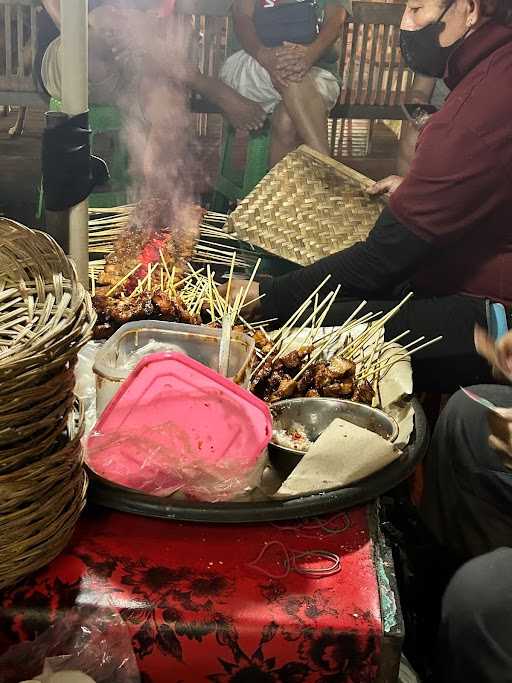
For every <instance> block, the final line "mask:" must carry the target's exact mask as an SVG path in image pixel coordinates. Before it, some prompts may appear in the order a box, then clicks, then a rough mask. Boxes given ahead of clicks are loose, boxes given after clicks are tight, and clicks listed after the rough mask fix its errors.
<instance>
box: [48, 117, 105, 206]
mask: <svg viewBox="0 0 512 683" xmlns="http://www.w3.org/2000/svg"><path fill="white" fill-rule="evenodd" d="M90 136H91V131H90V129H89V114H88V112H85V113H83V114H78V115H77V116H72V117H68V118H66V119H64V117H62V120H61V122H59V123H58V124H57V125H56V126H52V127H48V128H46V129H45V131H44V133H43V151H42V167H43V190H44V198H45V206H46V208H47V209H48V210H49V211H64V210H66V209H69V208H71V207H72V206H75V205H76V204H80V202H82V201H83V200H84V199H86V198H87V197H88V196H89V195H90V194H91V192H92V190H93V188H94V187H95V186H96V185H103V184H104V183H106V182H107V181H108V180H109V178H110V175H109V172H108V167H107V164H106V163H105V162H104V161H103V159H99V158H98V157H95V156H91V146H90Z"/></svg>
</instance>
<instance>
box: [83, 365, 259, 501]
mask: <svg viewBox="0 0 512 683" xmlns="http://www.w3.org/2000/svg"><path fill="white" fill-rule="evenodd" d="M271 436H272V420H271V416H270V412H269V409H268V408H267V406H266V405H265V404H264V403H263V402H262V401H260V400H259V399H257V398H256V397H255V396H253V395H252V394H251V393H249V392H248V391H246V390H245V389H242V388H240V387H239V386H237V385H236V384H234V383H233V382H231V381H230V380H228V379H225V378H224V377H221V376H220V375H219V374H217V373H216V372H214V371H213V370H210V369H209V368H207V367H206V366H204V365H202V364H201V363H198V362H197V361H195V360H193V359H192V358H189V357H187V356H185V355H183V354H180V353H158V354H153V355H150V356H147V357H146V358H143V359H142V360H141V362H140V363H139V364H138V365H137V367H136V368H135V370H134V371H133V372H132V373H131V374H130V375H129V377H128V378H127V380H126V381H125V382H124V384H123V385H122V387H121V389H120V390H119V391H118V393H117V394H116V395H115V396H114V398H113V400H112V401H111V403H110V404H109V405H108V406H107V408H106V409H105V411H104V412H103V414H102V415H101V417H100V419H99V420H98V422H97V423H96V426H95V428H94V430H93V431H92V432H91V435H90V436H89V438H88V440H87V463H88V465H89V467H90V468H91V469H92V470H93V471H94V472H95V473H96V474H98V475H99V476H101V477H103V478H105V479H107V480H109V481H111V482H113V483H115V484H118V485H121V486H125V487H128V488H130V489H134V490H137V491H141V492H144V493H147V494H151V495H155V496H168V495H170V494H172V493H174V492H176V491H178V490H180V491H181V492H182V493H183V494H185V495H186V496H189V497H192V498H196V499H199V500H208V501H211V502H213V501H218V500H229V499H232V498H235V497H237V496H240V495H241V494H243V493H244V492H245V491H247V490H248V489H251V488H253V487H254V486H256V485H257V484H258V483H259V480H260V478H261V473H262V470H263V467H264V465H265V462H266V458H265V453H266V451H265V449H266V446H267V444H268V442H269V441H270V438H271Z"/></svg>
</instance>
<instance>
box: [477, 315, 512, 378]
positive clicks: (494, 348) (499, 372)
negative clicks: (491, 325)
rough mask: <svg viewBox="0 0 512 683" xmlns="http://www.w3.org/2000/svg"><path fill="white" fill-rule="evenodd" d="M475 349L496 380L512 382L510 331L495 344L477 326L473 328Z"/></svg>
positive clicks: (511, 337)
mask: <svg viewBox="0 0 512 683" xmlns="http://www.w3.org/2000/svg"><path fill="white" fill-rule="evenodd" d="M475 347H476V350H477V351H478V353H479V354H480V355H481V356H483V357H484V358H485V359H486V360H487V361H489V363H490V365H492V368H493V374H494V376H495V377H496V378H497V379H506V380H508V381H509V382H510V381H512V331H511V332H507V334H505V335H503V337H501V339H498V341H497V342H495V341H494V339H492V337H490V336H489V335H488V334H487V332H486V331H485V330H483V329H482V328H481V327H480V326H479V325H476V326H475Z"/></svg>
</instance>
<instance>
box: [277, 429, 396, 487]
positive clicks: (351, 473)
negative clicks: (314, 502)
mask: <svg viewBox="0 0 512 683" xmlns="http://www.w3.org/2000/svg"><path fill="white" fill-rule="evenodd" d="M399 456H400V450H399V449H398V448H397V447H395V446H393V444H391V443H390V442H389V441H386V439H383V438H382V437H381V436H379V435H378V434H374V433H373V432H370V431H368V430H367V429H363V428H361V427H358V426H357V425H353V424H350V423H349V422H346V421H345V420H340V419H339V418H338V419H336V420H334V421H333V422H332V423H331V424H330V425H329V427H328V428H327V429H326V430H325V432H324V433H323V434H321V435H320V437H319V438H318V440H317V441H316V442H315V443H314V444H313V445H312V446H311V448H310V449H309V450H308V452H307V453H306V455H305V456H304V457H303V458H302V460H301V461H300V463H299V464H298V465H297V467H296V468H295V470H294V471H293V473H292V474H291V475H290V476H289V477H288V479H287V480H286V481H285V483H284V484H283V485H282V486H281V488H280V489H279V491H278V492H277V493H276V495H275V497H276V498H289V497H293V496H302V495H305V494H308V493H314V492H316V491H318V490H322V491H328V490H330V489H333V488H338V487H341V486H348V485H349V484H352V483H353V482H354V481H358V480H359V479H364V478H365V477H368V476H370V474H373V473H374V472H377V471H378V470H380V469H382V468H383V467H385V466H386V465H389V463H390V462H392V461H393V460H395V459H396V458H397V457H399Z"/></svg>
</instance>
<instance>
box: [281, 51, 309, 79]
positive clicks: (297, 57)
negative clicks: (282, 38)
mask: <svg viewBox="0 0 512 683" xmlns="http://www.w3.org/2000/svg"><path fill="white" fill-rule="evenodd" d="M314 63H315V56H314V54H313V52H312V50H311V47H310V46H309V45H298V44H297V43H283V46H282V48H281V49H280V50H279V52H278V55H277V67H278V69H279V71H280V73H281V75H282V76H283V77H284V78H287V79H289V80H290V81H302V79H303V78H304V77H305V76H306V75H307V74H308V73H309V71H310V70H311V67H312V66H313V64H314Z"/></svg>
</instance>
